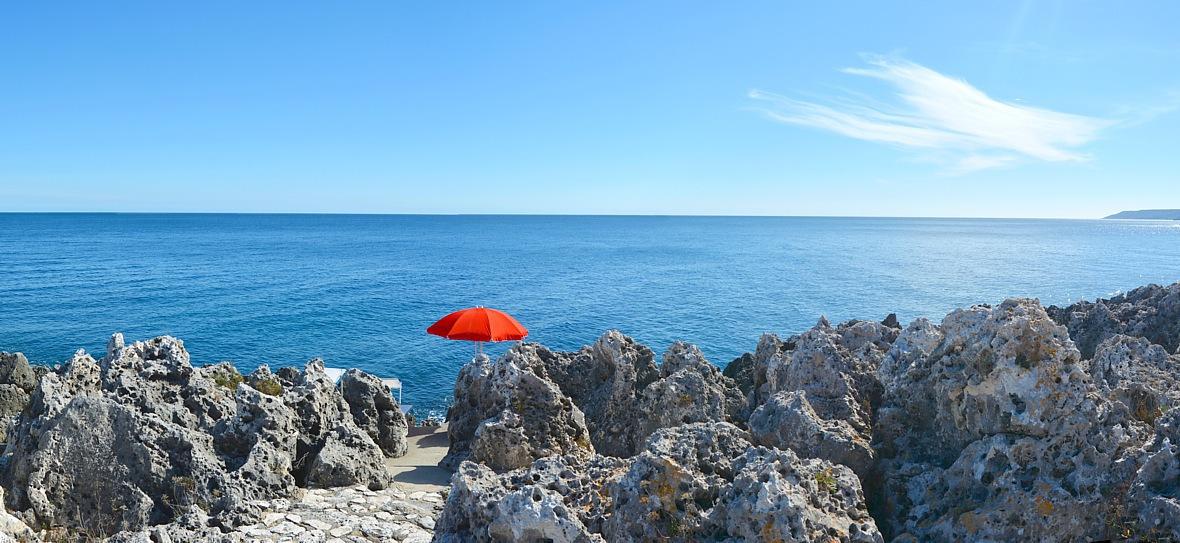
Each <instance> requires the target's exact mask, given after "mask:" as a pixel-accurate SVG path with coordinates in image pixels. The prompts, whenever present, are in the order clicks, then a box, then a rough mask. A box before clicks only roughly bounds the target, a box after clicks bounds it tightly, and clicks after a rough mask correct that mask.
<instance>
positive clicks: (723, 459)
mask: <svg viewBox="0 0 1180 543" xmlns="http://www.w3.org/2000/svg"><path fill="white" fill-rule="evenodd" d="M750 445H751V443H750V441H749V434H747V433H746V432H745V431H743V430H741V429H740V428H738V427H736V426H733V425H732V424H728V423H724V422H722V423H712V424H709V423H700V424H689V425H685V426H679V427H676V428H665V429H662V430H660V431H658V432H656V433H655V434H654V435H652V436H651V439H650V440H649V441H648V446H647V449H646V450H644V451H643V452H641V453H640V454H639V455H638V456H636V457H635V458H634V459H633V460H632V463H631V465H630V467H629V468H628V469H627V472H626V473H625V474H623V475H622V476H621V477H619V478H618V479H617V480H615V481H613V482H612V483H611V484H610V485H609V486H608V487H607V490H608V494H609V495H610V496H611V498H612V499H613V502H612V504H611V514H610V516H609V517H608V518H607V519H606V520H605V522H604V523H603V525H602V535H603V536H604V537H605V538H606V539H607V540H608V541H664V540H668V539H672V540H680V541H692V540H694V538H695V537H702V536H705V535H707V534H711V533H714V532H715V531H716V526H715V525H714V524H713V522H712V520H711V519H710V518H709V514H710V511H711V508H712V507H713V506H714V505H715V504H716V503H717V500H718V496H719V494H720V492H721V491H722V489H723V488H724V487H725V486H726V485H727V484H728V483H729V481H731V480H732V479H733V478H734V476H735V470H734V468H733V459H734V458H735V457H737V456H740V455H741V454H742V453H744V452H745V451H746V449H748V448H749V447H750Z"/></svg>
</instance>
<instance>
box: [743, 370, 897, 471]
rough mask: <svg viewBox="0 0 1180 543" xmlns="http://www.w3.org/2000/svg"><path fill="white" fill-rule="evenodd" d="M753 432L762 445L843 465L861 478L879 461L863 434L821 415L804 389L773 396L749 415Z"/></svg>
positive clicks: (845, 424)
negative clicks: (808, 398)
mask: <svg viewBox="0 0 1180 543" xmlns="http://www.w3.org/2000/svg"><path fill="white" fill-rule="evenodd" d="M750 432H751V433H752V434H753V436H754V438H755V440H756V441H757V442H758V443H760V444H762V445H765V446H767V447H774V448H778V449H791V450H793V451H795V452H797V453H799V455H800V456H803V457H804V458H822V459H824V460H827V461H829V462H832V463H833V464H844V465H845V466H848V467H849V468H852V470H853V471H854V472H856V474H857V475H859V476H860V477H866V476H868V475H869V473H870V471H871V470H872V467H873V463H874V462H875V460H876V452H875V451H874V450H873V448H872V446H871V444H870V443H869V442H868V441H867V440H866V439H865V438H864V437H862V436H861V434H859V433H857V431H856V430H855V429H853V428H852V426H851V425H850V424H848V423H847V422H845V421H843V420H825V419H823V418H821V417H820V416H819V415H818V414H816V412H815V409H813V408H812V407H811V403H809V402H808V401H807V393H806V392H802V391H795V392H779V393H777V394H775V395H774V396H771V398H770V399H769V400H767V402H766V403H764V404H762V405H761V406H759V407H758V409H757V410H755V411H754V413H753V414H752V415H751V416H750Z"/></svg>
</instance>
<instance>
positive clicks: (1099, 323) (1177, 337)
mask: <svg viewBox="0 0 1180 543" xmlns="http://www.w3.org/2000/svg"><path fill="white" fill-rule="evenodd" d="M1048 311H1049V314H1050V315H1052V317H1053V320H1055V321H1057V322H1058V323H1060V324H1063V325H1065V326H1066V327H1067V328H1069V335H1070V337H1071V338H1073V340H1074V342H1075V343H1076V344H1077V347H1078V349H1079V350H1080V351H1081V352H1082V356H1083V357H1085V358H1090V357H1091V356H1093V355H1094V351H1095V350H1097V348H1098V345H1099V344H1101V343H1102V342H1103V341H1105V340H1106V339H1107V338H1109V337H1111V336H1114V335H1118V334H1123V335H1127V336H1132V337H1141V338H1144V339H1146V340H1148V341H1150V342H1152V343H1155V344H1156V345H1161V346H1163V348H1164V349H1166V350H1167V351H1168V352H1169V353H1176V352H1177V349H1180V283H1174V284H1171V285H1169V286H1166V287H1162V286H1159V285H1147V286H1144V287H1139V288H1137V289H1135V290H1132V291H1130V292H1128V293H1126V294H1122V295H1119V296H1115V297H1113V298H1109V299H1105V300H1097V301H1094V302H1078V303H1076V304H1073V305H1070V306H1067V307H1056V306H1053V307H1050V308H1049V310H1048Z"/></svg>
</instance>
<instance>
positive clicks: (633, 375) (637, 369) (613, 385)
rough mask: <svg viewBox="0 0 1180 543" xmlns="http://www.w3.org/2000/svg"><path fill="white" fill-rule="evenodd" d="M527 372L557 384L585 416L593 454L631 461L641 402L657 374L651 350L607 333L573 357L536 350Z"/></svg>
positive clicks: (638, 443) (615, 333) (614, 332)
mask: <svg viewBox="0 0 1180 543" xmlns="http://www.w3.org/2000/svg"><path fill="white" fill-rule="evenodd" d="M537 355H538V356H537V359H536V362H538V363H537V364H534V365H533V366H532V367H531V368H530V369H531V370H532V371H534V372H535V373H538V374H539V375H542V376H544V377H546V378H547V379H549V380H551V381H553V382H554V383H556V384H557V385H558V386H559V387H560V388H561V391H562V392H563V393H564V394H565V395H567V396H569V397H570V399H571V400H572V401H573V402H574V404H575V405H577V406H578V409H580V410H581V411H582V413H583V414H584V416H585V420H586V425H587V427H588V429H589V431H590V442H591V443H592V444H593V445H594V450H595V451H597V452H599V453H601V454H608V455H612V456H631V455H633V454H635V450H636V448H637V447H639V446H641V445H642V440H641V439H640V438H639V437H637V436H636V424H635V419H636V416H637V414H638V413H639V412H640V409H641V407H640V405H639V402H640V396H641V395H642V393H643V391H644V390H645V389H646V388H647V387H648V386H649V385H650V384H651V383H652V382H654V381H655V380H656V379H659V378H660V370H659V368H658V367H656V364H655V355H654V354H653V353H652V351H651V349H649V348H647V347H645V346H643V345H640V344H638V343H636V342H635V340H633V339H631V338H630V337H627V336H625V335H623V334H622V333H621V332H619V331H618V330H610V331H608V332H606V333H605V334H603V335H602V337H600V338H598V340H597V341H595V342H594V344H593V345H590V346H588V347H583V348H582V349H581V350H580V351H578V352H576V353H554V352H551V351H549V350H547V349H544V348H543V347H538V349H537Z"/></svg>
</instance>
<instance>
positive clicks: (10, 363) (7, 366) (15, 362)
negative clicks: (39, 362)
mask: <svg viewBox="0 0 1180 543" xmlns="http://www.w3.org/2000/svg"><path fill="white" fill-rule="evenodd" d="M38 379H39V378H38V376H37V374H36V372H35V371H34V370H33V367H32V366H30V365H29V361H28V359H26V358H25V355H23V354H21V353H0V428H4V427H7V422H8V421H10V420H12V418H13V417H15V416H16V415H18V414H20V412H21V411H23V410H24V409H25V406H26V405H28V404H29V394H30V393H31V392H33V389H34V388H36V386H37V380H38Z"/></svg>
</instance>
